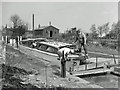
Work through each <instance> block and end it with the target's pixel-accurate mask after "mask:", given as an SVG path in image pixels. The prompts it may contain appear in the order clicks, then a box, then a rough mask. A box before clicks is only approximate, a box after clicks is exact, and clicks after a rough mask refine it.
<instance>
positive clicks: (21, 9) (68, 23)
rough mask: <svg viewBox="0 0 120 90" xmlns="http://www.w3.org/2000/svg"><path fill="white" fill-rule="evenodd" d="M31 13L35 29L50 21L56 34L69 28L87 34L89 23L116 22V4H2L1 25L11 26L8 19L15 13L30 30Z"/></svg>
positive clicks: (97, 24)
mask: <svg viewBox="0 0 120 90" xmlns="http://www.w3.org/2000/svg"><path fill="white" fill-rule="evenodd" d="M33 13H34V15H35V28H37V27H38V25H39V24H40V25H41V26H47V25H49V22H50V21H51V23H52V25H53V26H55V27H57V28H59V29H60V32H64V31H65V30H67V28H68V29H70V28H72V27H77V28H81V29H82V30H83V31H84V32H90V30H89V29H90V27H91V25H92V24H96V26H100V25H103V24H105V23H107V22H110V24H112V23H113V22H117V21H118V2H2V25H4V26H5V25H6V24H7V25H8V26H11V22H10V16H12V15H14V14H17V15H19V16H20V17H21V19H22V20H23V21H25V22H27V23H29V28H30V29H32V14H33Z"/></svg>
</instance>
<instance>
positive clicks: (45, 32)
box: [33, 23, 59, 38]
mask: <svg viewBox="0 0 120 90" xmlns="http://www.w3.org/2000/svg"><path fill="white" fill-rule="evenodd" d="M33 34H34V37H43V38H56V37H58V35H59V29H58V28H56V27H54V26H52V25H51V23H50V25H49V26H40V25H39V26H38V29H35V30H34V33H33Z"/></svg>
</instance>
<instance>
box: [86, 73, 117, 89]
mask: <svg viewBox="0 0 120 90" xmlns="http://www.w3.org/2000/svg"><path fill="white" fill-rule="evenodd" d="M84 79H85V80H87V81H89V82H91V83H93V84H97V85H99V86H102V87H104V88H118V77H117V76H115V75H112V74H106V75H100V76H91V77H85V78H84Z"/></svg>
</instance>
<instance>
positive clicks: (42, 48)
mask: <svg viewBox="0 0 120 90" xmlns="http://www.w3.org/2000/svg"><path fill="white" fill-rule="evenodd" d="M47 48H48V46H46V45H40V47H39V50H43V51H46V50H47Z"/></svg>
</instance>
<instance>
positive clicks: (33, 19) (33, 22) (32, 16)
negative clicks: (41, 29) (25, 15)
mask: <svg viewBox="0 0 120 90" xmlns="http://www.w3.org/2000/svg"><path fill="white" fill-rule="evenodd" d="M32 19H33V20H32V24H33V31H34V14H33V16H32Z"/></svg>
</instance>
